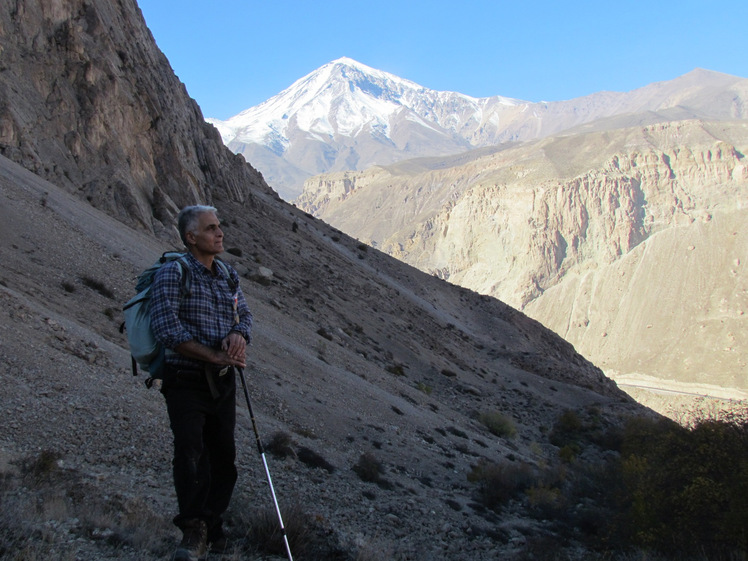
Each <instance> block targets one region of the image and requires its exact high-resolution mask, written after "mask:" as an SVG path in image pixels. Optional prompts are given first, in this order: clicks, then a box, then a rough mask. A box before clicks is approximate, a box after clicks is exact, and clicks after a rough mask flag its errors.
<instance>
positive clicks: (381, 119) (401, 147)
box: [207, 57, 526, 199]
mask: <svg viewBox="0 0 748 561" xmlns="http://www.w3.org/2000/svg"><path fill="white" fill-rule="evenodd" d="M525 105H526V102H521V101H518V100H514V99H510V98H505V97H500V96H496V97H491V98H473V97H470V96H467V95H463V94H460V93H456V92H444V91H436V90H430V89H428V88H425V87H423V86H420V85H419V84H416V83H415V82H411V81H410V80H406V79H404V78H400V77H398V76H395V75H394V74H389V73H387V72H384V71H382V70H377V69H375V68H371V67H369V66H366V65H365V64H362V63H360V62H357V61H355V60H353V59H351V58H348V57H342V58H339V59H337V60H333V61H332V62H329V63H327V64H325V65H323V66H321V67H320V68H318V69H317V70H315V71H313V72H311V73H309V74H307V75H306V76H304V77H302V78H300V79H299V80H297V81H296V82H294V83H293V84H291V86H289V87H288V88H287V89H285V90H283V91H282V92H280V93H279V94H278V95H276V96H273V97H272V98H270V99H268V100H267V101H265V102H263V103H261V104H259V105H256V106H254V107H250V108H249V109H246V110H245V111H242V112H241V113H239V114H238V115H235V116H234V117H231V118H229V119H227V120H225V121H220V120H217V119H207V121H208V122H209V123H212V124H213V125H215V126H216V128H217V129H218V130H219V132H220V133H221V137H222V138H223V141H224V143H225V144H226V145H227V146H228V147H229V148H230V149H232V150H233V151H234V152H236V153H241V154H244V156H245V158H246V159H247V160H248V161H250V162H251V163H252V164H253V165H255V166H257V168H258V169H259V170H260V171H261V172H262V173H263V174H264V175H265V178H266V179H267V180H268V182H269V183H270V184H271V185H273V186H274V187H275V188H276V189H278V192H279V193H280V194H281V195H282V196H284V197H285V198H289V199H290V198H295V196H296V195H298V194H299V193H300V191H301V186H302V183H303V181H304V179H306V178H307V177H309V176H311V175H316V174H318V173H322V172H327V171H338V170H347V169H364V168H365V167H368V166H370V165H375V164H380V165H381V164H389V163H392V162H395V161H397V160H401V159H404V158H408V157H418V156H434V155H446V154H454V153H457V152H461V151H464V150H466V149H469V148H471V147H477V146H482V145H485V144H487V143H491V142H494V141H497V140H498V139H497V138H496V132H497V131H498V130H499V129H498V124H499V121H501V117H500V115H501V114H502V113H503V112H505V111H507V110H516V108H517V107H523V106H525Z"/></svg>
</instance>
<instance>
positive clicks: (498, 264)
mask: <svg viewBox="0 0 748 561" xmlns="http://www.w3.org/2000/svg"><path fill="white" fill-rule="evenodd" d="M746 148H748V124H747V123H746V122H745V121H735V122H708V123H705V122H701V121H681V122H673V123H668V124H657V125H650V126H646V127H636V128H628V129H620V130H614V131H605V132H591V133H580V134H576V135H568V136H565V137H557V138H552V139H547V140H544V141H540V142H535V143H531V144H521V145H515V146H506V147H504V148H503V149H496V150H495V151H494V152H493V153H489V154H481V153H477V154H475V155H474V157H472V158H468V157H463V158H455V159H453V160H452V161H446V162H444V161H437V160H434V161H431V162H423V161H422V162H418V163H406V164H402V165H400V166H391V167H387V168H378V169H373V170H370V171H368V172H363V173H351V172H349V173H346V174H338V175H330V176H319V177H317V178H313V179H312V180H310V181H309V182H308V183H307V187H306V193H305V195H304V196H303V197H302V198H301V199H300V200H299V203H300V205H301V206H302V208H306V209H308V210H310V211H312V212H314V213H315V214H316V215H318V216H320V217H322V218H324V219H325V220H328V221H329V222H331V223H332V224H334V225H336V226H337V227H339V228H341V229H342V230H344V231H346V232H349V233H351V234H352V235H354V236H356V237H358V238H360V239H362V240H366V241H369V242H371V243H372V244H373V245H375V246H377V247H380V248H382V249H383V250H384V251H386V252H388V253H390V254H392V255H395V256H397V257H398V258H400V259H403V260H405V261H406V262H409V263H411V264H413V265H415V266H417V267H419V268H421V269H422V270H425V271H428V272H431V273H432V274H435V275H437V276H440V277H442V278H445V279H448V280H449V281H451V282H454V283H456V284H460V285H462V286H467V287H470V288H472V289H474V290H477V291H479V292H482V293H485V294H491V295H493V296H496V297H498V298H501V299H502V300H505V301H507V302H509V303H511V304H513V305H516V306H518V307H520V308H525V309H526V310H527V311H528V312H529V313H531V314H532V315H533V316H534V317H536V318H538V319H539V320H540V321H542V322H544V323H546V324H547V325H549V326H551V327H552V328H553V329H554V330H556V331H557V332H558V333H561V334H562V335H564V336H565V337H567V338H568V340H569V341H571V342H572V343H573V344H575V345H581V348H582V349H583V352H585V353H589V354H588V356H591V357H592V358H593V360H596V361H597V360H598V359H599V361H602V362H603V363H604V364H605V365H606V367H607V368H609V369H612V370H614V371H617V372H641V373H647V374H650V375H654V376H661V377H675V378H680V377H681V373H680V370H681V368H680V366H681V365H682V363H683V360H689V361H694V362H697V363H698V364H699V365H700V367H704V368H706V369H707V370H706V371H702V372H703V373H704V375H705V376H706V377H709V378H714V379H717V378H718V379H720V380H721V381H722V382H725V383H730V384H732V383H736V384H737V385H739V386H741V387H745V385H746V383H748V380H745V379H744V378H745V371H744V368H745V358H744V357H745V356H746V351H748V347H747V346H746V345H745V341H743V338H742V336H741V335H738V333H740V332H741V330H738V325H743V322H744V321H745V320H744V319H741V318H743V316H741V315H739V314H740V310H745V309H746V306H747V305H748V302H746V293H745V290H744V285H745V282H746V281H745V278H746V275H745V271H744V268H743V266H742V265H741V263H742V262H743V261H744V260H745V258H744V257H743V255H745V254H746V253H745V252H744V249H745V247H746V246H745V244H746V241H745V240H746V234H745V232H744V231H743V230H744V229H741V228H737V226H736V227H735V231H734V236H732V237H730V236H728V235H727V234H725V236H727V237H719V236H717V234H716V232H715V233H708V232H711V230H712V228H713V227H714V225H716V224H718V223H719V224H721V226H720V228H723V227H724V228H727V229H729V228H730V227H729V226H726V224H728V223H729V224H734V225H737V224H738V223H739V222H740V220H743V221H744V222H748V220H746V214H745V213H746V211H745V208H746V202H748V194H747V193H748V191H747V190H746V187H747V186H748V168H747V167H746V162H745V157H744V153H745V151H746ZM408 166H410V167H408ZM417 166H421V167H420V169H419V168H418V167H417ZM699 225H700V226H699ZM686 231H688V232H690V234H689V236H692V237H694V239H693V242H692V243H691V244H689V246H690V245H693V246H694V247H700V248H702V249H703V250H704V251H705V253H704V254H703V255H702V256H701V258H699V252H698V251H696V252H691V253H685V254H684V253H679V252H678V250H677V248H676V246H675V245H670V244H675V243H676V242H677V240H679V239H681V238H679V236H678V235H677V234H675V233H676V232H680V233H684V232H686ZM699 232H700V233H701V234H699ZM699 235H703V238H702V239H699ZM655 240H656V241H655ZM666 240H669V242H667V244H668V245H665V246H663V245H662V244H665V243H666ZM728 242H729V243H728ZM655 245H656V246H657V247H658V248H659V250H658V251H659V252H661V253H660V256H661V257H665V256H671V255H679V256H680V257H682V258H683V259H682V260H679V259H672V258H668V259H667V260H666V261H663V266H658V264H657V263H656V262H653V263H652V267H651V269H650V270H649V273H648V275H647V276H646V280H644V279H642V278H639V283H638V284H637V288H636V289H635V290H634V289H633V288H632V287H629V289H628V290H625V291H624V292H621V289H620V287H616V286H615V285H611V286H610V287H609V288H608V285H606V284H605V283H602V281H600V279H599V278H598V281H599V282H597V283H595V285H594V286H595V293H594V297H593V296H591V295H590V294H587V295H586V296H583V295H582V293H581V292H580V293H577V292H574V290H577V289H578V290H580V291H582V286H581V285H582V284H583V283H584V282H588V283H589V282H591V278H593V277H595V278H597V277H599V276H603V277H605V278H607V275H611V274H621V275H626V274H628V275H631V274H633V273H634V272H636V273H637V274H638V275H641V274H642V271H641V270H636V271H635V270H629V271H628V273H624V272H622V269H621V267H622V266H623V265H622V263H624V262H630V261H631V260H632V259H633V255H641V252H642V251H644V250H645V248H648V249H647V250H648V251H650V252H651V251H652V248H653V247H654V246H655ZM684 251H685V250H684ZM741 252H742V253H741ZM664 263H667V265H664ZM717 264H718V265H717ZM697 270H698V274H696V271H697ZM613 271H616V272H615V273H614V272H613ZM676 276H678V277H680V278H681V281H682V283H684V284H683V285H682V286H679V287H677V290H676V287H675V286H673V287H672V288H673V294H670V295H669V296H668V297H667V298H659V299H657V300H655V301H653V300H651V299H650V298H648V295H651V294H654V293H656V292H658V291H659V290H657V289H661V288H662V287H663V286H667V285H668V282H669V280H672V279H673V278H675V277H676ZM697 278H703V279H717V278H719V279H721V280H720V281H716V280H714V281H710V282H708V283H707V284H700V283H699V282H697V281H696V279H697ZM572 279H574V280H572ZM583 279H584V280H583ZM736 283H737V284H736ZM717 285H719V286H717ZM561 287H566V288H565V289H563V288H561ZM572 287H574V288H572ZM588 289H589V287H588ZM735 289H736V290H735ZM562 291H563V292H562ZM707 291H709V292H710V293H711V294H712V295H713V294H714V293H715V292H716V293H721V294H723V296H724V301H723V302H722V304H721V305H720V308H722V309H730V310H734V312H732V314H738V315H735V316H734V318H735V321H736V322H737V323H736V324H734V325H733V326H732V328H730V329H727V332H729V333H731V334H732V337H733V338H737V339H739V340H740V341H741V342H740V343H739V344H736V345H734V344H730V345H728V346H729V347H731V349H732V350H731V356H733V357H735V360H733V361H731V362H730V367H729V368H727V367H725V368H726V369H724V368H722V366H719V367H717V366H715V364H716V363H713V364H712V366H711V367H710V366H709V363H710V361H711V360H713V359H714V358H715V353H719V352H721V351H718V349H720V348H722V346H724V344H726V343H724V342H720V343H717V342H716V340H717V339H718V340H719V341H726V340H727V339H729V337H727V335H726V334H725V335H724V337H723V336H718V335H717V334H716V333H715V334H714V335H713V336H714V338H715V341H714V345H712V342H710V343H707V342H706V340H707V339H703V338H702V343H701V344H699V345H697V346H691V347H690V350H689V347H688V343H687V342H686V341H683V343H682V345H679V348H680V349H681V350H680V351H679V353H678V354H677V356H678V357H679V358H678V359H675V358H673V357H671V358H670V359H668V360H667V361H666V360H665V359H664V356H665V355H664V354H663V349H664V348H667V347H668V345H669V343H667V341H668V340H669V338H670V337H668V336H666V335H667V334H671V336H672V334H675V333H680V332H681V331H682V330H684V329H686V330H690V329H691V326H693V325H694V324H696V323H698V322H699V321H700V319H703V317H702V315H701V314H699V313H693V314H684V313H683V310H684V308H689V309H691V310H692V311H694V309H697V308H699V307H700V306H702V304H704V300H705V295H704V292H707ZM562 293H563V297H561V296H560V294H562ZM560 298H561V299H562V300H563V302H561V301H559V299H560ZM706 299H708V297H706ZM623 301H625V303H626V306H625V308H626V309H628V310H629V311H630V313H632V314H633V313H635V311H636V313H637V314H638V317H640V318H641V321H640V322H636V323H632V322H631V321H622V317H623V316H619V315H618V314H619V313H621V314H623V311H622V310H623V308H622V307H621V306H622V304H623ZM613 302H616V303H615V304H613ZM604 303H607V304H608V305H607V306H604V308H605V309H606V310H607V312H602V311H601V309H600V307H601V306H603V304H604ZM706 307H707V308H709V307H710V306H708V305H707V306H706ZM583 310H592V311H594V313H593V315H594V316H595V318H596V322H595V326H594V329H593V327H591V326H590V325H591V324H590V323H589V319H588V318H587V317H586V316H585V313H584V312H583ZM655 310H656V311H655ZM654 315H656V316H658V317H660V319H661V320H662V321H660V322H659V326H658V328H657V329H655V330H654V331H653V330H652V328H651V327H652V326H650V329H643V330H640V329H639V327H641V326H639V323H643V324H644V326H646V325H649V324H650V323H652V321H650V320H651V319H652V317H653V316H654ZM668 317H670V318H671V319H672V321H667V320H666V318H668ZM603 318H604V319H603ZM647 318H649V320H648V319H647ZM615 322H620V323H619V324H618V325H619V327H618V329H617V330H616V333H615V337H613V336H611V332H610V331H609V330H608V329H607V325H608V324H609V323H615ZM712 327H715V326H714V325H713V324H712ZM704 329H706V330H707V331H709V327H704ZM721 330H722V328H719V329H718V331H721ZM744 331H745V329H742V332H744ZM593 332H594V333H595V335H594V336H593V335H592V333H593ZM606 333H607V336H606V335H605V334H606ZM594 337H597V338H598V340H597V341H596V342H595V343H592V342H590V340H591V338H594ZM726 338H727V339H726ZM645 339H646V344H645ZM602 340H606V342H605V344H604V345H603V344H602V343H600V341H602ZM613 341H616V342H613ZM623 341H627V343H625V344H624V343H623ZM660 345H662V346H660ZM603 346H604V347H605V349H606V350H605V352H604V353H603V352H602V347H603ZM632 348H635V349H636V353H632ZM614 349H615V350H614ZM697 349H698V350H697ZM633 354H636V356H637V358H636V359H635V360H633V359H632V358H631V357H632V355H633ZM738 357H740V358H738ZM655 359H657V360H655ZM651 361H654V362H651ZM664 362H667V366H665V365H664ZM720 364H722V362H721V361H720ZM691 370H692V371H691V373H690V374H688V375H685V376H686V378H688V379H690V380H694V379H696V378H699V375H698V374H695V373H694V372H693V370H694V369H693V368H691ZM707 371H708V372H709V374H706V372H707Z"/></svg>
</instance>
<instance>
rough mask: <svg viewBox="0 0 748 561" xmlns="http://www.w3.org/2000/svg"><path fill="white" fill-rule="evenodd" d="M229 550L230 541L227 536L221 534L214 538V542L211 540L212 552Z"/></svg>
mask: <svg viewBox="0 0 748 561" xmlns="http://www.w3.org/2000/svg"><path fill="white" fill-rule="evenodd" d="M228 551H229V541H228V540H227V539H226V536H221V537H219V538H216V539H214V540H213V541H212V542H210V552H211V553H218V554H223V553H228Z"/></svg>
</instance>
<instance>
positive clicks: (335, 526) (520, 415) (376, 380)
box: [0, 0, 646, 561]
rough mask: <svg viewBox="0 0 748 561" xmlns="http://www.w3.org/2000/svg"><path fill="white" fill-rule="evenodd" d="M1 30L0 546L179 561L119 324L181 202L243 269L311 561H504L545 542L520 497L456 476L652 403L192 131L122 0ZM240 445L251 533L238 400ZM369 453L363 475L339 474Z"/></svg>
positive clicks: (62, 6)
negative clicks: (561, 432)
mask: <svg viewBox="0 0 748 561" xmlns="http://www.w3.org/2000/svg"><path fill="white" fill-rule="evenodd" d="M0 26H1V27H0V29H1V30H2V35H1V38H2V43H1V44H0V47H1V48H2V53H3V58H2V61H3V69H2V71H0V86H1V87H0V91H1V92H2V97H0V131H2V136H1V137H0V150H1V151H2V154H3V156H0V235H2V239H3V244H2V245H0V262H2V264H3V267H2V269H1V270H0V378H1V379H2V381H3V386H4V388H5V389H4V391H3V392H2V397H0V425H1V426H3V432H2V434H1V435H0V471H2V473H3V477H2V479H1V480H0V482H1V483H2V486H1V487H0V490H1V491H2V494H0V498H1V500H2V504H3V511H2V512H3V514H2V517H0V540H1V541H0V550H1V552H2V555H6V554H7V555H13V556H15V555H18V554H21V553H23V554H24V555H27V556H32V557H33V556H37V557H45V558H46V557H50V556H57V557H60V558H71V559H72V558H80V559H107V560H115V559H117V560H124V559H128V560H130V559H131V560H135V559H153V558H160V557H168V554H169V552H170V551H171V548H172V547H173V544H174V538H175V534H174V530H173V528H172V527H171V526H170V524H169V518H170V516H171V515H172V514H173V509H174V497H173V494H172V492H171V483H170V465H169V462H170V460H169V456H170V438H169V430H168V426H167V421H166V418H165V411H164V407H163V401H162V399H161V396H160V395H159V394H157V393H156V392H153V391H148V390H146V388H145V387H144V386H143V384H142V379H139V378H133V377H132V376H131V374H130V361H129V355H128V352H127V350H126V343H125V338H124V336H123V335H122V334H121V333H120V332H119V329H118V328H119V325H120V322H121V313H120V307H121V305H122V303H124V302H125V301H126V300H127V299H128V298H129V297H130V296H131V295H132V290H133V288H132V287H133V282H134V278H135V276H136V275H137V273H138V272H139V271H140V270H142V269H143V268H144V267H145V266H147V265H149V264H150V263H152V262H153V261H154V260H155V259H156V258H157V256H159V255H160V253H161V252H162V251H164V250H166V249H171V248H172V247H173V246H172V242H174V241H175V235H174V228H173V225H172V218H173V214H174V212H175V211H176V210H177V208H178V207H179V206H180V205H182V204H185V203H193V202H213V203H215V204H216V205H217V206H218V207H219V212H220V216H221V218H222V220H223V224H224V227H225V228H224V229H225V233H226V236H227V244H226V245H227V247H228V248H229V249H228V252H227V254H226V258H227V259H228V260H229V261H230V262H232V263H233V264H234V266H235V267H236V268H237V269H238V270H239V271H240V273H241V275H242V277H243V280H242V287H243V289H244V291H245V293H246V294H247V297H248V300H249V302H250V303H251V307H252V310H253V312H254V315H255V320H256V329H255V337H254V341H253V345H252V348H251V351H250V364H251V367H249V368H248V369H247V375H248V381H249V386H250V391H251V395H252V399H253V405H254V407H255V411H256V413H257V417H258V423H259V426H260V430H261V432H262V434H263V435H264V437H265V438H266V439H267V440H270V437H271V436H273V435H280V436H284V437H285V441H286V444H285V445H284V447H283V449H282V450H281V452H282V454H281V456H285V458H283V457H276V456H272V457H271V458H270V466H271V471H272V474H273V480H274V483H275V485H276V490H277V492H278V494H279V497H280V499H281V502H282V504H283V508H284V511H285V512H286V513H293V512H297V513H301V514H299V515H297V519H298V518H299V517H302V518H303V519H304V521H305V523H306V525H307V526H311V527H313V528H314V531H315V536H316V538H317V541H318V542H321V545H319V546H318V547H319V548H322V549H318V550H317V551H316V553H315V551H312V552H309V551H307V552H306V557H304V556H303V555H300V556H299V558H301V559H303V558H308V559H320V558H324V559H352V558H356V556H358V558H362V556H363V555H364V554H366V552H369V558H372V559H383V558H388V559H435V558H438V559H452V560H455V561H462V560H468V559H470V560H472V559H477V558H496V557H498V556H502V557H507V558H508V557H511V556H514V555H519V554H520V553H521V550H522V547H523V545H524V544H525V543H527V540H528V539H530V537H532V538H533V539H536V538H540V537H542V536H550V535H552V534H553V530H552V528H551V527H550V526H549V524H548V523H546V522H543V521H542V520H538V519H534V518H529V517H527V515H526V513H525V512H524V511H523V507H522V503H521V501H520V502H517V503H516V504H515V505H514V506H513V507H511V508H508V509H507V510H506V511H505V513H504V516H503V517H502V518H501V519H499V518H498V517H497V516H496V515H495V514H494V513H492V512H491V511H489V510H487V509H486V508H485V507H483V506H482V505H481V504H480V502H479V501H476V486H475V484H473V483H470V482H469V481H468V480H467V474H468V473H469V472H470V471H471V469H472V468H473V467H474V466H475V465H477V464H478V463H480V462H487V463H489V464H490V463H500V462H504V463H507V462H508V463H517V464H520V465H526V466H528V469H541V468H544V469H546V468H547V467H548V466H554V465H557V462H558V461H559V460H558V447H557V446H555V445H553V444H552V443H551V442H550V439H549V435H548V432H549V429H550V427H552V426H553V425H554V424H555V423H556V422H557V420H558V419H559V417H560V416H561V415H562V413H563V412H565V411H567V410H570V409H571V410H573V411H576V412H578V414H579V415H587V414H592V415H594V416H595V418H596V419H598V422H599V423H601V425H602V426H606V427H610V426H615V425H617V424H619V423H620V422H621V418H622V417H623V416H626V415H629V414H641V413H646V410H645V409H644V408H643V407H641V406H639V405H637V404H636V403H635V402H633V401H632V400H631V399H629V398H628V397H627V396H626V395H625V394H624V393H623V392H621V391H620V390H619V389H618V388H617V387H616V385H615V384H614V383H613V382H611V381H610V380H609V379H607V378H605V377H604V376H603V375H602V372H601V371H600V370H599V369H598V368H597V367H595V366H594V365H593V364H591V363H590V362H588V361H587V360H586V359H584V358H583V357H582V356H581V355H579V354H578V353H577V352H576V351H575V349H574V348H573V347H572V346H571V345H569V344H568V343H566V342H565V341H563V340H562V339H561V338H560V337H558V336H556V335H555V334H554V333H552V332H551V331H550V330H548V329H546V328H544V327H543V326H542V325H541V324H539V323H537V322H536V321H534V320H532V319H530V318H528V317H527V316H525V315H524V314H522V313H521V312H518V311H517V310H515V309H513V308H511V307H509V306H507V305H506V304H503V303H502V302H500V301H498V300H496V299H493V298H490V297H486V296H481V295H479V294H477V293H475V292H472V291H469V290H466V289H462V288H459V287H456V286H454V285H451V284H448V283H445V282H444V281H443V280H441V279H438V278H436V277H434V276H432V275H428V274H424V273H421V272H419V271H418V270H416V269H414V268H411V267H410V266H408V265H406V264H403V263H400V262H398V261H396V260H394V259H393V258H391V257H389V256H387V255H385V254H383V253H381V252H379V251H376V250H374V249H372V248H369V247H368V246H366V245H363V244H361V243H359V242H357V241H356V240H354V239H352V238H350V237H348V236H346V235H344V234H342V233H340V231H338V230H336V229H334V228H332V227H330V226H328V225H326V224H325V223H323V222H322V221H319V220H316V219H314V218H312V217H311V216H310V215H308V214H305V213H303V212H302V211H300V210H299V209H297V208H295V207H292V206H290V205H287V204H285V203H283V202H281V201H280V200H279V199H278V197H277V196H276V195H275V193H274V192H273V191H272V190H270V189H269V188H268V187H267V185H266V184H264V182H263V181H262V179H261V177H259V176H258V175H257V173H256V172H255V171H254V170H253V169H252V168H251V167H250V166H248V165H245V164H243V163H242V161H241V160H240V159H238V158H236V157H235V156H233V155H232V154H231V153H230V152H229V151H228V150H226V149H224V148H222V147H221V146H220V144H219V140H218V136H217V133H216V131H215V130H214V129H212V128H211V127H209V126H207V125H205V124H204V123H202V122H201V120H200V119H199V110H197V108H196V106H195V104H194V102H193V101H192V100H191V99H189V97H188V96H187V94H186V92H185V91H184V88H183V87H182V86H181V84H179V83H178V81H177V80H176V78H175V77H174V75H173V73H172V72H171V71H170V70H169V69H168V65H167V63H166V62H165V60H164V59H163V56H162V55H160V53H159V52H158V49H157V48H156V46H155V44H154V43H153V40H152V38H151V37H150V35H149V33H148V32H147V29H146V28H145V24H144V21H143V19H142V17H141V15H140V14H139V11H138V10H137V7H136V6H135V4H134V3H133V2H131V1H129V0H122V1H119V2H109V1H106V0H96V1H93V2H88V1H82V0H81V1H78V0H62V1H59V2H54V3H47V2H42V3H38V2H36V1H34V0H18V1H16V2H13V3H3V4H2V5H0ZM154 234H157V235H154ZM482 413H491V414H497V413H498V414H501V415H503V416H504V417H505V418H506V419H507V420H508V422H509V423H510V425H511V426H513V427H514V428H515V430H516V435H514V436H509V435H504V436H497V435H495V434H494V433H492V432H491V431H489V429H488V427H487V426H486V425H485V423H481V422H480V421H479V418H480V415H481V414H482ZM238 438H239V448H240V451H241V453H240V458H239V468H240V474H241V475H240V482H239V487H238V489H237V493H236V497H235V501H234V507H233V508H234V510H233V511H232V513H231V523H232V526H231V528H230V531H231V533H232V537H234V538H239V539H241V538H244V537H246V536H247V535H248V532H250V531H251V530H252V529H253V528H255V527H257V526H261V524H260V523H258V522H257V518H251V516H252V515H253V514H254V513H258V512H259V513H261V512H263V511H264V510H266V509H267V507H269V506H270V502H269V496H268V491H267V486H266V484H265V481H264V475H263V471H262V467H261V463H260V461H259V458H258V456H257V453H256V449H255V447H254V442H253V440H254V436H253V434H252V432H251V428H250V423H249V419H248V416H247V414H246V412H245V409H244V407H243V405H241V404H240V414H239V427H238ZM276 451H277V450H276ZM362 457H363V458H373V460H369V461H370V462H374V465H375V466H376V467H377V470H376V477H377V478H379V481H378V482H372V481H365V480H363V479H362V478H361V477H360V475H359V473H357V472H356V471H354V470H353V467H355V466H357V465H359V464H360V463H361V459H362ZM29 458H31V459H35V460H34V461H33V462H31V463H30V460H29ZM359 471H360V470H359ZM305 541H306V542H309V540H305ZM305 545H307V546H308V545H309V544H308V543H305ZM320 551H322V552H323V553H320ZM236 555H238V554H236ZM236 555H235V556H234V557H233V558H238V557H237V556H236Z"/></svg>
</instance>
